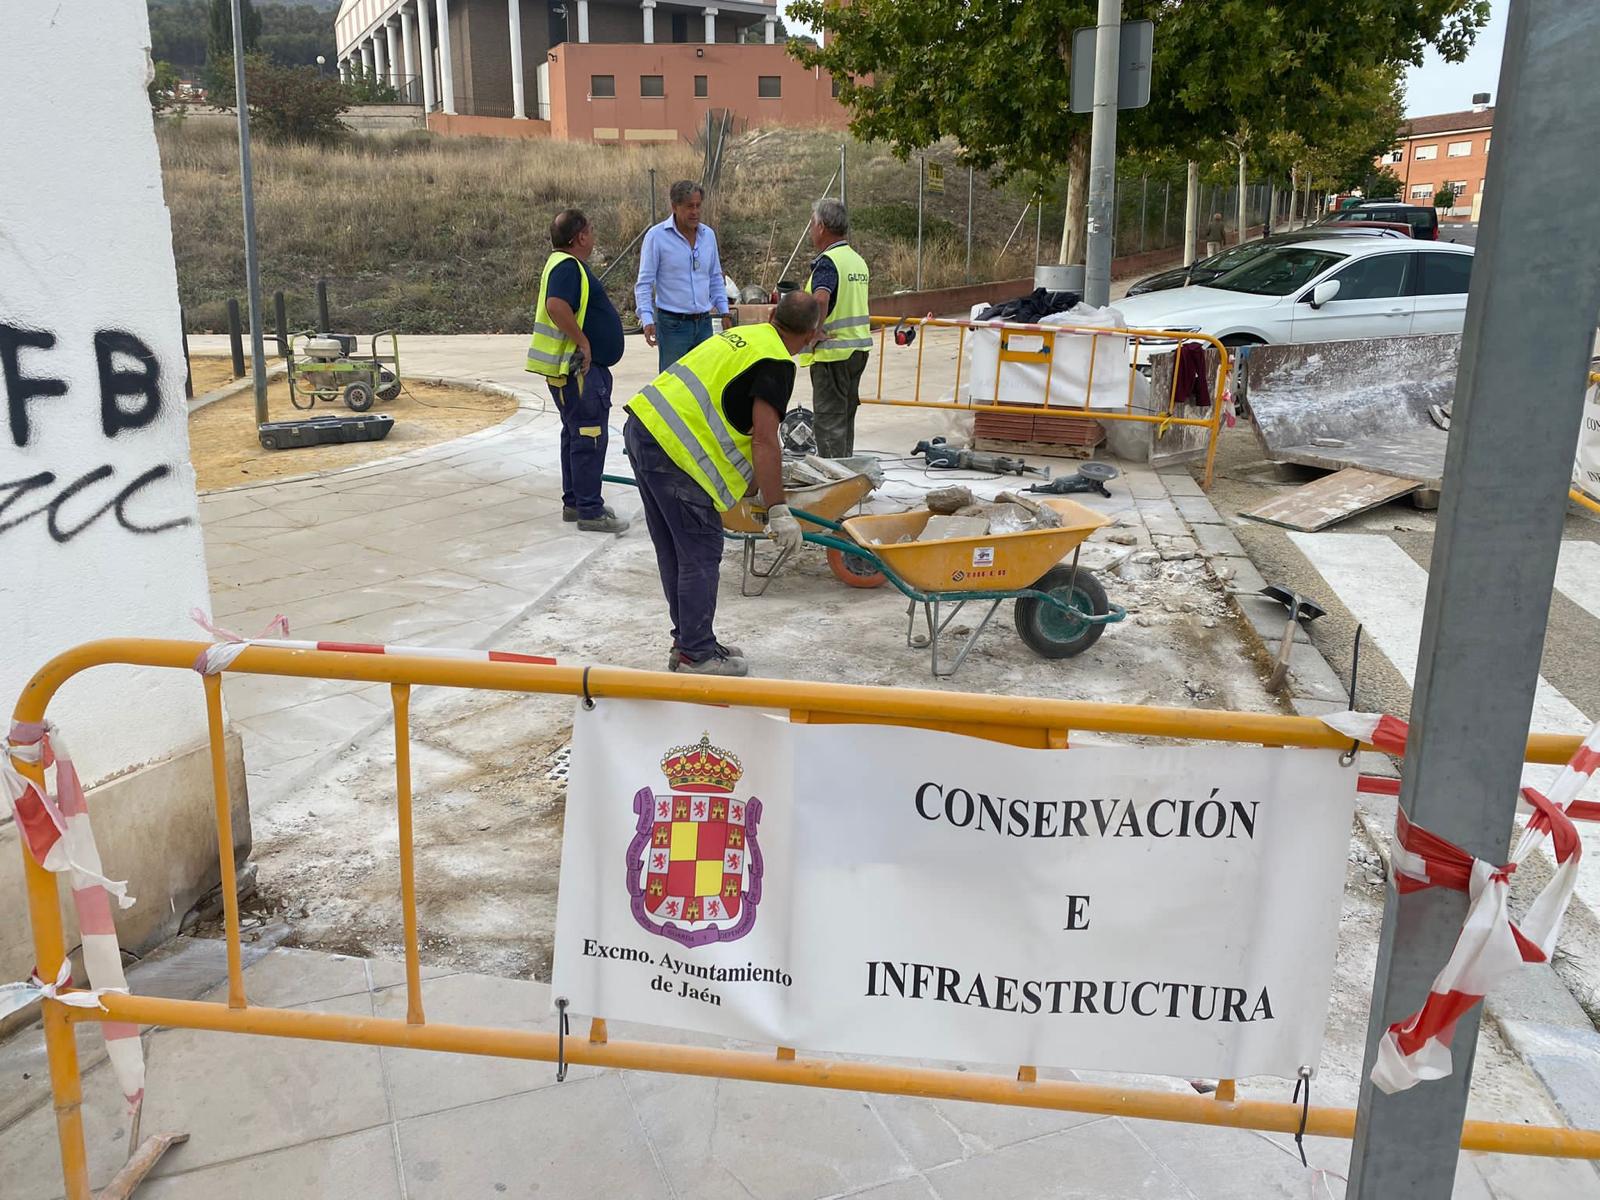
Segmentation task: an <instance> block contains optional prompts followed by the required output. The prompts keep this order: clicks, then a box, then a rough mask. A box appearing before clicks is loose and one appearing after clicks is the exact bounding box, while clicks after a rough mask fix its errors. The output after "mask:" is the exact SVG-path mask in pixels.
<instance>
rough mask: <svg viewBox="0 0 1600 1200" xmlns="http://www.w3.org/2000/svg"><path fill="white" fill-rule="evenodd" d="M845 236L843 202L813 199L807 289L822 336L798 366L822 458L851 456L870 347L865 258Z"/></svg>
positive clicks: (847, 231) (847, 225)
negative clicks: (806, 374)
mask: <svg viewBox="0 0 1600 1200" xmlns="http://www.w3.org/2000/svg"><path fill="white" fill-rule="evenodd" d="M849 236H850V219H849V216H848V215H847V214H846V213H845V209H844V205H843V204H840V203H839V201H837V200H818V201H817V202H816V203H815V204H814V205H812V206H811V244H812V246H814V247H815V248H816V249H817V250H818V251H820V253H819V254H818V255H817V257H816V258H815V259H813V260H812V263H811V278H810V279H808V280H807V281H806V290H807V291H808V292H810V293H811V294H812V295H814V296H816V298H817V301H818V303H819V304H820V305H821V308H822V337H821V338H820V339H819V340H818V341H817V344H816V345H815V346H813V347H812V348H811V349H810V350H809V351H808V352H807V353H805V354H802V355H801V356H800V365H801V366H803V367H810V368H811V406H812V410H813V414H814V415H815V417H816V430H817V453H818V454H820V455H821V456H822V457H823V458H846V457H848V456H849V455H851V454H853V453H855V445H856V410H857V409H858V408H860V407H861V375H862V372H864V371H865V370H866V369H867V351H868V350H870V349H871V348H872V317H871V315H870V314H869V313H868V311H867V293H868V290H869V288H870V286H871V283H872V280H871V277H870V272H869V271H868V270H867V261H866V259H864V258H862V257H861V255H860V254H858V253H856V250H855V248H854V247H853V246H851V245H850V243H849V242H848V241H847V240H846V239H848V238H849Z"/></svg>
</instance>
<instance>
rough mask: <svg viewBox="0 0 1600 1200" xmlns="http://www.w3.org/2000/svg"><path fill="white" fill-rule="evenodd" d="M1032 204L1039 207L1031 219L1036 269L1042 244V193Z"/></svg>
mask: <svg viewBox="0 0 1600 1200" xmlns="http://www.w3.org/2000/svg"><path fill="white" fill-rule="evenodd" d="M1033 202H1034V203H1035V204H1037V205H1038V206H1039V211H1038V212H1037V213H1035V214H1034V219H1033V265H1034V267H1035V268H1037V267H1038V266H1039V251H1040V249H1041V248H1042V246H1043V243H1044V193H1043V192H1040V193H1039V194H1038V195H1037V196H1035V197H1034V198H1033Z"/></svg>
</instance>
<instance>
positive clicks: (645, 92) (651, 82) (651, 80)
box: [639, 75, 667, 96]
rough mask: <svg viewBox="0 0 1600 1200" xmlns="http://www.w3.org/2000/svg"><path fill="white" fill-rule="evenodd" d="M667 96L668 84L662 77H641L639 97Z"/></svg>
mask: <svg viewBox="0 0 1600 1200" xmlns="http://www.w3.org/2000/svg"><path fill="white" fill-rule="evenodd" d="M666 94H667V88H666V82H665V80H664V79H663V77H662V76H660V75H641V76H639V95H641V96H665V95H666Z"/></svg>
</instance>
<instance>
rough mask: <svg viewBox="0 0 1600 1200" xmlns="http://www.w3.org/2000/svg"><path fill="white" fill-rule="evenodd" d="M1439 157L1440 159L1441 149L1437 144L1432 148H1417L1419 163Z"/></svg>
mask: <svg viewBox="0 0 1600 1200" xmlns="http://www.w3.org/2000/svg"><path fill="white" fill-rule="evenodd" d="M1438 157H1439V147H1438V145H1437V144H1435V145H1432V146H1418V147H1417V154H1416V158H1417V161H1418V162H1422V161H1423V160H1425V159H1429V158H1438Z"/></svg>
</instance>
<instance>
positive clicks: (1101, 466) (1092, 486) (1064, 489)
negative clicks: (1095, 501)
mask: <svg viewBox="0 0 1600 1200" xmlns="http://www.w3.org/2000/svg"><path fill="white" fill-rule="evenodd" d="M1118 474H1119V472H1118V471H1117V469H1116V468H1115V467H1113V466H1112V465H1111V464H1110V463H1099V462H1086V463H1084V464H1083V465H1082V466H1080V467H1079V468H1078V473H1077V474H1076V475H1060V476H1057V477H1056V478H1055V479H1052V480H1051V481H1050V482H1049V483H1036V484H1034V485H1033V486H1032V487H1030V488H1028V489H1027V490H1028V491H1030V492H1043V493H1045V494H1046V495H1050V496H1066V495H1069V494H1071V493H1073V492H1098V493H1099V494H1100V495H1102V496H1106V497H1110V495H1111V491H1110V489H1109V488H1107V487H1106V481H1107V480H1109V479H1115V478H1116V477H1117V475H1118Z"/></svg>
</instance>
